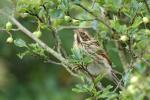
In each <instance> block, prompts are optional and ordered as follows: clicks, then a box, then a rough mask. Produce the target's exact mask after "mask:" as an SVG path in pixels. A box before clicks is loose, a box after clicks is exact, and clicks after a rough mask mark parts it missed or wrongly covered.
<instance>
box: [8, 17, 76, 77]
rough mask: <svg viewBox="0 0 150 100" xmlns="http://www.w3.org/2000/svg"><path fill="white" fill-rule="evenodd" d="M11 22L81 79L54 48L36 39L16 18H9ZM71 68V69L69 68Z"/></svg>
mask: <svg viewBox="0 0 150 100" xmlns="http://www.w3.org/2000/svg"><path fill="white" fill-rule="evenodd" d="M9 18H10V20H11V21H12V22H13V23H14V24H15V25H16V26H17V27H18V28H19V29H20V30H21V31H22V32H23V33H24V34H26V35H27V36H29V37H30V38H31V39H32V40H34V41H35V42H36V43H38V44H39V45H40V46H41V47H42V48H43V49H45V50H46V51H47V52H48V53H50V54H51V55H53V56H54V57H55V58H57V59H58V60H59V61H60V62H61V64H62V66H63V67H65V69H66V70H67V71H68V72H69V73H70V74H71V75H73V76H75V77H79V76H78V75H77V74H75V73H73V72H72V71H71V70H70V68H71V67H72V66H73V65H71V64H70V63H69V62H68V60H67V59H65V58H64V57H62V56H61V54H59V53H57V52H56V51H54V50H53V49H52V48H50V47H49V46H48V45H47V44H45V43H44V42H42V41H41V40H40V39H38V38H36V37H35V36H34V35H33V34H32V32H30V31H29V30H28V29H26V28H25V27H24V26H23V25H22V24H21V23H20V22H18V21H17V20H16V19H15V18H14V17H12V16H9ZM69 67H70V68H69Z"/></svg>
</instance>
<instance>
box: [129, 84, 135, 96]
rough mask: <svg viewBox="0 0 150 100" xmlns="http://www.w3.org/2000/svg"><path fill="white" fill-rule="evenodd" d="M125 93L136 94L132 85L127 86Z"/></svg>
mask: <svg viewBox="0 0 150 100" xmlns="http://www.w3.org/2000/svg"><path fill="white" fill-rule="evenodd" d="M127 91H128V92H129V93H131V94H134V93H135V92H136V88H135V86H134V85H129V86H128V87H127Z"/></svg>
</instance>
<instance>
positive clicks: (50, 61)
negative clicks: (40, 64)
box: [44, 59, 62, 66]
mask: <svg viewBox="0 0 150 100" xmlns="http://www.w3.org/2000/svg"><path fill="white" fill-rule="evenodd" d="M44 62H45V63H51V64H54V65H59V66H62V64H61V63H58V62H56V61H53V60H51V59H48V60H47V61H44Z"/></svg>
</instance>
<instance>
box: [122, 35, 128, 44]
mask: <svg viewBox="0 0 150 100" xmlns="http://www.w3.org/2000/svg"><path fill="white" fill-rule="evenodd" d="M120 40H121V41H123V42H126V41H128V40H129V38H128V37H127V36H126V35H122V36H121V37H120Z"/></svg>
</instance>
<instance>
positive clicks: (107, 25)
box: [75, 3, 115, 32]
mask: <svg viewBox="0 0 150 100" xmlns="http://www.w3.org/2000/svg"><path fill="white" fill-rule="evenodd" d="M75 4H76V5H77V6H79V7H81V8H82V9H84V10H85V11H86V12H88V13H89V14H91V15H92V16H94V17H95V19H96V20H98V21H99V22H101V23H102V24H104V25H105V26H106V27H107V28H108V29H110V30H111V31H112V32H114V31H115V30H114V29H113V28H112V27H111V26H109V24H107V23H106V21H104V20H102V19H101V18H100V17H99V16H97V15H96V14H94V13H93V12H91V11H90V10H88V9H87V8H86V7H84V6H83V5H81V4H79V3H75Z"/></svg>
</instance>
